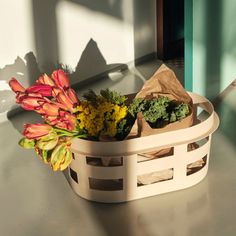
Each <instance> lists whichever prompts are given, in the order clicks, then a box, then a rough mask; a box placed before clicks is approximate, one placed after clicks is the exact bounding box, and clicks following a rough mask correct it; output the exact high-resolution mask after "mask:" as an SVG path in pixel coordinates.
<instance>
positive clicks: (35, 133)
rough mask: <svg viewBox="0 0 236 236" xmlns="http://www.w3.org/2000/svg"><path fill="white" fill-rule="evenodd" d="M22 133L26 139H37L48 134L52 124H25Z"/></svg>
mask: <svg viewBox="0 0 236 236" xmlns="http://www.w3.org/2000/svg"><path fill="white" fill-rule="evenodd" d="M24 128H25V129H24V131H23V135H24V136H25V137H26V138H28V139H39V138H41V137H43V136H45V135H48V134H49V133H50V132H51V131H52V130H53V128H52V126H50V125H47V124H25V125H24Z"/></svg>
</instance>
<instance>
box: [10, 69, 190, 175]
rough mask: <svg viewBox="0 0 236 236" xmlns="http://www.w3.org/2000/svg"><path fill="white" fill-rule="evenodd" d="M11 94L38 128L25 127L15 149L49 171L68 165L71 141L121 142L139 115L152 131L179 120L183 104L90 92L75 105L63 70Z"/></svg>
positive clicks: (12, 83) (18, 87)
mask: <svg viewBox="0 0 236 236" xmlns="http://www.w3.org/2000/svg"><path fill="white" fill-rule="evenodd" d="M9 85H10V87H11V89H12V90H13V91H14V92H15V93H16V103H18V104H20V105H21V107H22V108H24V109H25V110H33V111H35V112H37V113H38V114H39V115H41V117H42V118H43V119H44V123H42V124H41V123H38V124H25V125H24V131H23V135H24V138H22V139H21V140H20V141H19V145H20V146H22V147H24V148H28V149H30V148H34V149H35V151H36V153H37V154H38V156H39V157H40V158H41V159H42V160H43V162H44V163H46V164H49V165H50V166H51V167H52V169H53V170H54V171H57V170H64V169H66V168H67V167H68V165H69V164H70V163H71V160H72V152H71V150H70V146H71V142H72V139H74V138H83V139H88V140H94V141H99V140H111V141H113V140H123V139H124V138H126V137H127V135H128V134H129V133H130V130H131V128H132V126H133V125H134V123H135V120H136V117H137V114H138V113H139V112H141V113H142V114H143V116H144V118H145V120H146V121H147V122H148V123H149V124H150V126H151V127H152V128H157V127H158V128H159V127H163V126H165V125H166V124H168V123H171V122H175V121H177V120H181V119H183V118H185V117H186V116H187V115H188V114H189V112H190V111H189V107H188V104H185V103H178V102H177V101H173V100H170V99H169V98H168V97H164V96H161V97H158V98H155V99H143V98H142V99H141V98H137V99H134V100H133V101H131V102H130V103H129V104H128V103H127V97H126V96H122V95H120V94H119V93H117V92H116V91H110V90H109V89H105V90H101V92H100V94H99V95H97V94H95V93H94V92H93V91H92V90H91V91H89V92H88V93H86V94H84V96H83V99H80V100H79V99H78V97H77V95H76V92H75V91H74V90H73V89H72V88H71V87H70V83H69V79H68V76H67V75H66V73H65V72H64V71H63V70H56V71H54V72H53V73H52V75H51V77H49V76H48V75H46V74H44V75H42V76H40V77H39V78H38V80H36V83H35V84H34V85H32V86H30V87H29V88H24V87H23V86H22V85H21V84H20V83H19V82H18V81H17V80H16V79H15V78H12V79H11V80H10V82H9Z"/></svg>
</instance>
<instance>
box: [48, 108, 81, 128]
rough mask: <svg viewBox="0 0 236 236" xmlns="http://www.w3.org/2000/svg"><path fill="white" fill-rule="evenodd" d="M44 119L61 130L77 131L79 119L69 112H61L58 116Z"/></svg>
mask: <svg viewBox="0 0 236 236" xmlns="http://www.w3.org/2000/svg"><path fill="white" fill-rule="evenodd" d="M44 119H45V120H46V121H47V122H48V123H49V124H50V125H53V126H56V127H58V128H61V129H65V130H69V131H73V130H75V129H76V125H77V119H76V117H75V115H73V114H71V113H69V112H67V111H62V110H60V111H59V115H58V116H47V115H46V116H44Z"/></svg>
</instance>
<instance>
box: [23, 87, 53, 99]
mask: <svg viewBox="0 0 236 236" xmlns="http://www.w3.org/2000/svg"><path fill="white" fill-rule="evenodd" d="M26 92H27V93H37V94H41V95H42V96H46V97H48V96H52V87H51V86H50V85H47V84H36V85H33V86H31V87H29V88H27V89H26Z"/></svg>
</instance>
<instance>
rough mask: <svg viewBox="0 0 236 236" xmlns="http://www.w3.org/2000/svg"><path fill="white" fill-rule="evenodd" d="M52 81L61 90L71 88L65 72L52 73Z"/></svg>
mask: <svg viewBox="0 0 236 236" xmlns="http://www.w3.org/2000/svg"><path fill="white" fill-rule="evenodd" d="M52 79H53V80H54V81H55V83H56V85H57V86H58V87H59V88H62V89H64V88H68V87H69V86H70V83H69V79H68V77H67V75H66V74H65V72H64V71H63V70H55V71H53V73H52Z"/></svg>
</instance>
